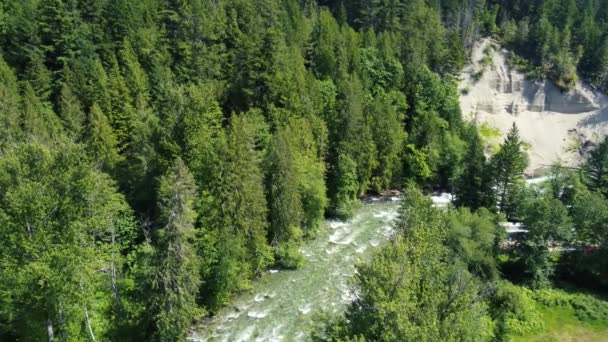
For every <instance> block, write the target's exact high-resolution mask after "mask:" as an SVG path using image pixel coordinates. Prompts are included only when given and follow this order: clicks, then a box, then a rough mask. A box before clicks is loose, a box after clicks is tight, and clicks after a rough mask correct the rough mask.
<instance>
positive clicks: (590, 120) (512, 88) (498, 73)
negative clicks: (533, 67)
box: [460, 39, 608, 173]
mask: <svg viewBox="0 0 608 342" xmlns="http://www.w3.org/2000/svg"><path fill="white" fill-rule="evenodd" d="M508 54H509V52H508V51H506V50H505V49H503V48H501V47H500V46H499V45H498V44H496V42H494V41H492V40H490V39H483V40H481V41H480V42H478V43H477V44H476V45H475V47H474V49H473V53H472V63H471V64H470V65H469V66H468V67H467V68H466V69H465V72H464V73H463V75H462V78H461V83H460V89H461V92H462V94H461V97H460V106H461V108H462V112H463V114H464V116H465V118H467V119H469V120H473V121H475V122H476V123H477V124H482V123H487V124H488V125H489V126H490V127H493V128H496V129H498V130H500V131H501V132H502V133H503V136H504V135H505V134H506V132H507V131H508V130H509V129H510V128H511V125H512V124H513V122H515V123H516V124H517V126H518V127H519V129H520V132H521V137H522V139H523V140H524V141H525V142H526V143H528V144H529V146H530V150H529V156H530V166H529V168H528V172H529V173H534V172H535V171H537V170H540V169H543V168H544V167H546V166H550V165H551V164H553V163H554V162H557V161H559V162H561V163H562V164H564V165H568V166H574V165H577V164H578V163H580V162H581V160H583V157H584V154H585V153H586V152H587V151H588V150H589V149H590V148H592V147H593V145H594V143H596V142H598V141H599V140H600V139H602V138H603V137H604V136H605V135H606V134H607V133H608V107H607V106H608V96H606V95H604V94H601V93H599V92H597V91H594V90H593V89H592V88H591V87H589V86H587V85H585V84H583V83H582V82H579V83H578V84H577V85H576V87H575V88H574V89H573V90H571V91H569V92H562V91H561V90H560V89H558V88H557V87H556V86H555V85H554V84H553V82H551V81H548V80H545V81H543V80H529V79H526V78H525V77H524V75H523V73H521V72H520V71H518V70H515V69H514V68H513V67H511V66H510V64H509V63H508ZM482 70H483V71H482ZM480 71H482V72H480Z"/></svg>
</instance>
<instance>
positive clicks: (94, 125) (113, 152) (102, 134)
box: [86, 104, 121, 171]
mask: <svg viewBox="0 0 608 342" xmlns="http://www.w3.org/2000/svg"><path fill="white" fill-rule="evenodd" d="M86 141H87V147H88V150H89V154H90V155H91V157H92V158H93V160H94V162H95V164H96V165H97V166H98V167H100V168H101V169H103V170H106V171H109V170H112V169H113V168H114V167H115V166H116V164H117V163H118V162H119V161H120V160H121V157H120V155H119V153H118V140H117V139H116V136H115V135H114V131H113V129H112V127H111V126H110V123H109V122H108V118H107V117H106V116H105V114H104V113H103V112H102V111H101V108H99V106H98V105H97V104H93V107H91V110H90V113H89V123H88V129H87V134H86Z"/></svg>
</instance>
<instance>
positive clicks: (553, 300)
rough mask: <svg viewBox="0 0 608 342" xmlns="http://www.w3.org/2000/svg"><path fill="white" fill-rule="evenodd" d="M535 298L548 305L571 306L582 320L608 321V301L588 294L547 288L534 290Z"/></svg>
mask: <svg viewBox="0 0 608 342" xmlns="http://www.w3.org/2000/svg"><path fill="white" fill-rule="evenodd" d="M533 298H534V300H536V301H537V302H538V303H541V304H543V305H544V306H547V307H558V306H561V307H568V306H569V307H571V308H572V309H574V314H575V316H576V317H577V318H578V319H579V320H581V321H598V320H602V321H608V302H606V301H603V300H600V299H598V298H595V297H593V296H591V295H587V294H580V293H577V294H572V293H567V292H564V291H560V290H553V289H546V290H539V291H536V292H533Z"/></svg>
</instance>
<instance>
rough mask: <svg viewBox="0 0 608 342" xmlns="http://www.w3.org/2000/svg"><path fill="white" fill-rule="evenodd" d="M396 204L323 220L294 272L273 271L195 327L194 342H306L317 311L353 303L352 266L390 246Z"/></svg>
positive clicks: (377, 205)
mask: <svg viewBox="0 0 608 342" xmlns="http://www.w3.org/2000/svg"><path fill="white" fill-rule="evenodd" d="M397 206H398V204H397V202H388V203H378V202H375V203H371V204H365V205H363V206H362V208H361V209H359V210H358V211H357V214H356V215H355V216H354V217H353V219H352V220H350V221H348V222H338V221H325V223H324V224H323V227H322V228H321V231H320V233H319V235H318V236H317V237H316V238H315V239H314V240H311V241H309V242H308V243H307V244H306V245H305V246H304V247H303V248H302V249H301V252H302V254H303V255H304V256H305V264H304V266H303V267H301V268H300V269H298V270H294V271H283V270H281V271H276V270H271V271H269V272H268V274H265V275H263V276H262V277H261V278H260V279H258V280H257V281H255V282H254V284H253V289H252V290H251V291H248V292H246V293H244V294H242V295H240V296H239V297H238V298H236V300H235V301H234V303H233V304H232V305H231V306H229V307H227V308H224V309H223V310H221V311H220V312H219V313H218V314H217V315H216V316H215V317H213V318H212V319H210V320H207V321H205V322H203V323H201V324H200V325H198V326H195V327H194V328H193V331H192V333H191V334H190V337H189V340H190V341H303V340H304V341H305V340H308V339H309V333H308V327H309V325H310V322H311V316H312V314H313V312H315V311H319V310H324V311H329V312H340V311H342V310H344V308H345V305H346V304H347V303H348V302H349V301H351V300H352V298H353V295H352V293H351V289H350V286H349V281H350V279H351V278H352V276H353V274H354V272H355V268H354V265H355V264H356V263H357V262H358V261H359V260H362V259H364V258H366V257H367V256H369V255H370V252H371V251H372V250H373V249H374V248H376V247H378V246H380V245H382V244H383V243H385V242H386V241H387V239H388V238H389V237H390V235H391V233H392V226H391V223H392V221H393V220H394V219H395V218H396V216H397Z"/></svg>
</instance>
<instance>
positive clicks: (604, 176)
mask: <svg viewBox="0 0 608 342" xmlns="http://www.w3.org/2000/svg"><path fill="white" fill-rule="evenodd" d="M584 171H585V176H586V177H585V180H586V183H587V184H588V186H589V188H590V189H592V190H595V191H599V192H601V193H603V194H604V196H608V138H604V141H602V142H601V143H600V144H599V146H598V147H597V148H596V149H595V150H593V151H591V153H590V154H589V159H587V162H586V164H585V166H584Z"/></svg>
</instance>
